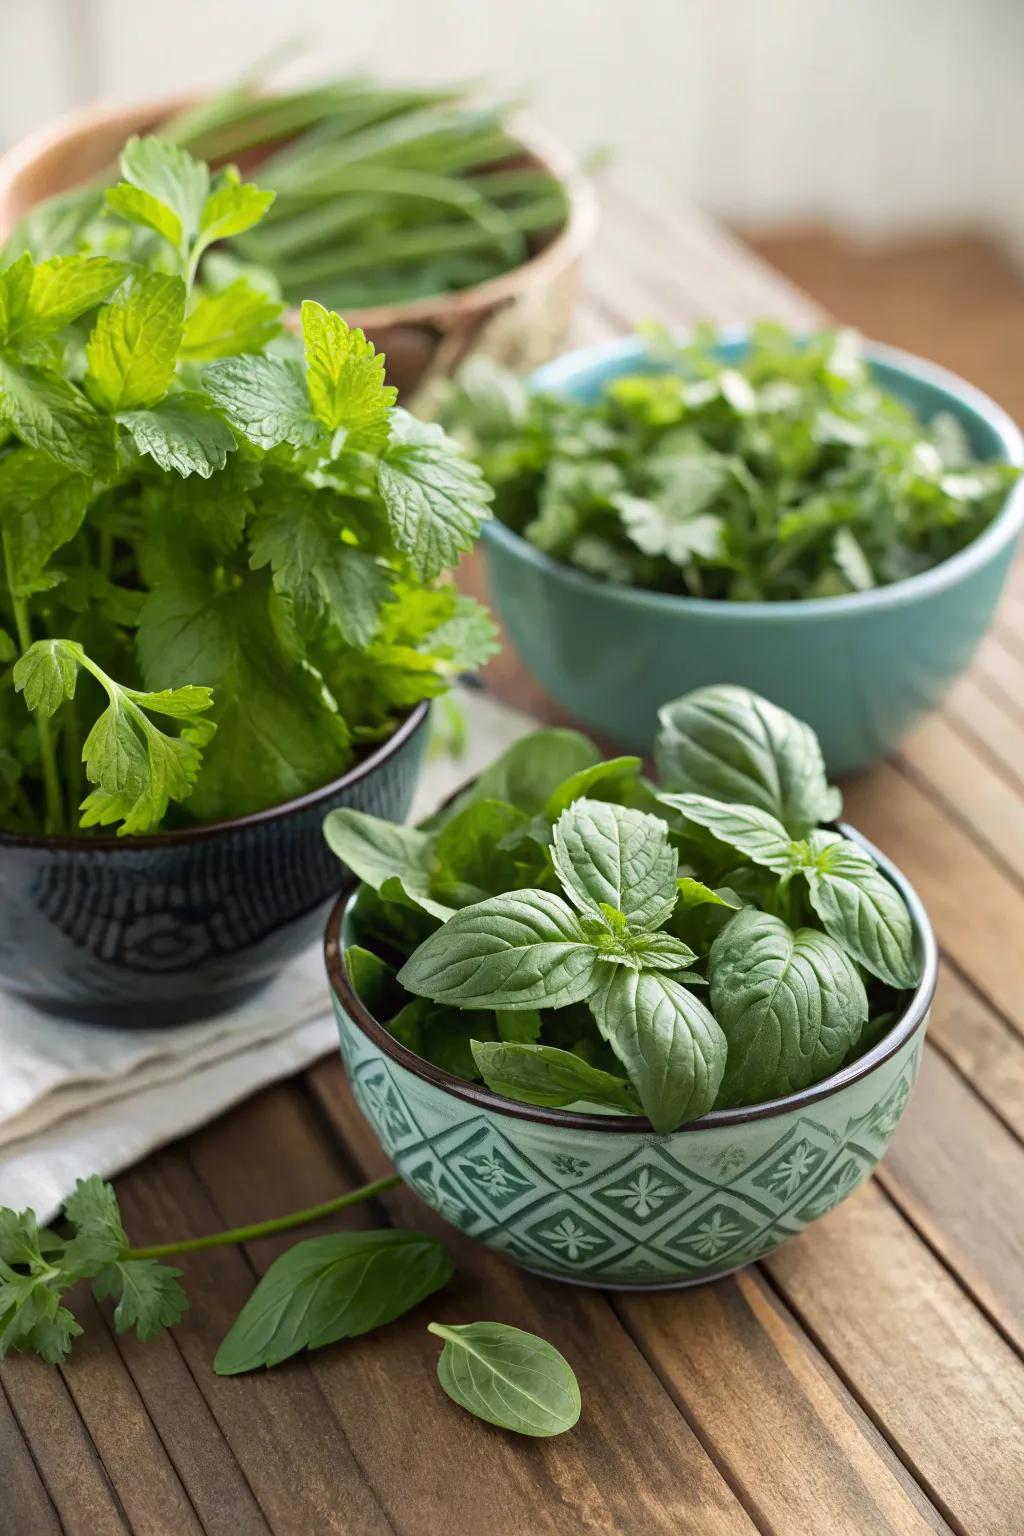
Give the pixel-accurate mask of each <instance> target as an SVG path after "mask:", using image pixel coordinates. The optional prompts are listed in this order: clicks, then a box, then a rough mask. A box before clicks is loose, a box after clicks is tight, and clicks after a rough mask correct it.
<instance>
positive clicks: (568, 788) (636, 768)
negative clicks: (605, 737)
mask: <svg viewBox="0 0 1024 1536" xmlns="http://www.w3.org/2000/svg"><path fill="white" fill-rule="evenodd" d="M642 767H643V763H642V762H641V760H640V758H638V757H610V758H608V760H607V761H606V762H603V763H592V764H591V765H590V767H589V768H581V769H580V770H579V772H577V773H571V774H570V775H569V777H568V778H567V779H563V780H562V782H561V784H559V786H558V788H557V789H555V790H553V791H552V793H551V797H550V799H549V800H548V803H547V805H546V807H545V815H546V817H547V820H548V821H557V820H558V818H559V816H561V814H562V812H563V811H564V810H565V809H566V808H567V807H568V806H570V805H572V803H573V801H574V800H580V799H582V798H583V796H584V795H587V796H589V795H590V792H591V790H592V789H596V788H598V786H603V787H604V788H605V789H606V790H610V791H612V792H613V794H619V795H621V793H622V790H623V789H624V788H625V786H626V785H627V784H629V783H630V781H631V780H633V779H635V778H636V777H637V776H638V774H639V773H640V770H641V768H642Z"/></svg>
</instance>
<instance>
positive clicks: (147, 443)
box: [117, 393, 235, 480]
mask: <svg viewBox="0 0 1024 1536" xmlns="http://www.w3.org/2000/svg"><path fill="white" fill-rule="evenodd" d="M117 420H118V422H119V423H120V424H121V426H122V427H125V428H126V429H127V431H128V432H129V433H130V435H131V438H132V440H133V442H134V443H135V446H136V448H137V449H138V451H139V452H140V453H144V454H148V455H149V456H150V458H152V459H153V460H154V461H155V462H156V463H157V464H159V466H160V468H161V469H167V470H175V471H177V473H178V474H179V475H181V476H182V478H185V477H187V476H188V475H199V476H201V477H202V479H204V480H208V479H209V478H210V476H211V475H212V474H213V473H214V472H215V471H216V470H219V469H223V468H224V465H225V464H226V463H227V457H228V454H229V453H231V452H232V451H233V449H234V447H235V439H234V437H233V436H232V433H231V430H230V428H228V427H227V426H225V424H224V422H223V421H222V420H221V419H220V417H219V416H218V415H217V414H216V413H215V412H214V411H212V410H211V409H210V406H209V403H208V402H207V401H206V400H205V399H204V398H203V396H202V395H200V394H197V393H196V394H193V393H185V394H180V395H168V396H167V398H166V399H164V400H161V401H160V403H159V404H158V405H154V406H153V407H152V408H151V409H149V410H128V411H119V412H118V415H117Z"/></svg>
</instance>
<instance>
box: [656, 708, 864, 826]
mask: <svg viewBox="0 0 1024 1536" xmlns="http://www.w3.org/2000/svg"><path fill="white" fill-rule="evenodd" d="M654 761H655V764H656V765H657V769H658V775H659V778H660V779H661V781H662V783H663V785H664V786H665V788H666V789H668V790H672V791H676V792H682V793H692V794H699V795H707V796H710V797H711V798H712V799H715V800H727V801H733V802H739V803H740V804H743V805H752V806H756V807H757V808H758V809H759V810H762V811H765V812H767V813H768V814H769V815H770V816H774V817H775V818H776V819H777V820H778V821H781V822H782V824H783V825H784V826H785V827H786V829H787V830H788V832H789V833H790V835H791V836H793V837H804V836H806V834H807V832H808V831H809V830H810V829H811V828H812V827H814V826H817V824H818V823H819V822H821V821H833V820H834V819H835V818H836V817H837V816H838V815H839V813H840V810H841V808H842V799H841V797H840V795H839V791H838V790H836V789H833V788H830V787H829V784H828V781H827V779H826V777H825V764H824V760H823V759H822V755H821V748H820V747H819V745H818V738H817V737H816V736H815V734H814V732H813V731H812V730H811V728H810V726H809V725H805V724H804V723H803V721H802V720H797V719H795V718H794V716H793V715H790V714H787V712H786V711H785V710H784V709H779V708H778V706H777V705H775V704H771V703H769V702H768V700H767V699H762V698H759V697H758V695H757V694H755V693H751V692H750V691H749V689H746V688H736V687H732V686H727V685H726V686H719V687H714V688H698V689H696V690H695V691H694V692H693V693H688V694H686V695H685V696H684V697H683V698H681V699H676V700H675V701H674V702H673V703H671V704H666V705H665V706H664V707H663V708H662V709H661V710H660V711H659V713H658V731H657V735H656V737H655V744H654Z"/></svg>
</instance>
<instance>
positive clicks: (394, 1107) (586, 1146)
mask: <svg viewBox="0 0 1024 1536" xmlns="http://www.w3.org/2000/svg"><path fill="white" fill-rule="evenodd" d="M841 830H842V831H843V832H844V833H845V834H846V836H848V837H852V838H854V839H855V840H856V841H857V842H859V843H860V844H861V845H862V846H863V847H865V848H867V849H868V851H869V852H870V853H871V854H872V855H873V857H874V858H876V859H877V860H878V862H879V864H880V865H881V867H882V869H883V870H885V872H886V874H887V875H888V876H889V878H890V879H891V880H893V882H894V883H895V884H896V885H897V886H898V888H899V889H900V891H901V892H902V893H903V896H904V897H905V898H906V901H907V904H908V905H909V907H910V911H911V915H912V917H913V920H914V929H915V936H916V945H917V954H918V958H919V960H920V962H921V978H922V979H921V982H920V985H919V986H918V988H917V990H916V992H915V993H914V995H913V997H912V998H911V999H910V1002H909V1004H908V1007H907V1009H906V1012H905V1013H904V1014H903V1016H902V1017H901V1018H900V1020H899V1021H898V1023H897V1024H896V1025H895V1026H894V1028H893V1029H892V1030H891V1031H890V1033H889V1034H888V1035H886V1036H885V1038H884V1039H883V1040H881V1041H879V1042H878V1044H877V1045H875V1046H874V1047H873V1048H872V1049H871V1050H870V1051H868V1052H866V1053H865V1055H864V1056H862V1057H861V1058H860V1060H859V1061H856V1062H853V1063H852V1064H851V1065H850V1066H848V1067H844V1068H843V1069H842V1070H841V1071H839V1072H837V1073H835V1075H834V1076H832V1077H830V1078H827V1079H826V1080H825V1081H824V1082H822V1083H818V1084H816V1085H815V1086H814V1087H813V1088H807V1089H805V1090H804V1091H803V1092H801V1093H794V1094H790V1095H788V1096H787V1097H786V1098H783V1099H775V1100H772V1101H771V1102H770V1103H767V1104H757V1105H753V1106H751V1107H749V1108H747V1109H728V1110H712V1111H711V1113H710V1114H708V1115H705V1116H703V1118H702V1119H700V1120H694V1121H692V1122H691V1123H690V1124H689V1125H684V1126H682V1127H680V1129H679V1130H677V1131H671V1132H669V1133H668V1134H661V1135H659V1134H657V1133H656V1132H655V1131H654V1130H652V1128H651V1126H650V1125H649V1123H648V1122H647V1121H646V1120H644V1119H641V1118H639V1117H636V1118H631V1117H629V1116H625V1115H613V1114H594V1113H588V1114H577V1113H574V1112H573V1111H571V1110H555V1109H539V1108H534V1107H533V1106H532V1105H529V1104H519V1103H516V1102H515V1101H513V1100H512V1099H505V1098H502V1097H500V1095H498V1094H495V1093H491V1092H490V1090H489V1089H486V1088H482V1087H480V1086H479V1085H477V1084H475V1083H467V1082H464V1081H463V1080H462V1079H461V1078H457V1077H454V1076H453V1075H452V1074H451V1073H448V1072H443V1071H442V1070H441V1069H440V1068H439V1067H435V1066H432V1065H431V1063H430V1062H427V1061H424V1060H423V1059H422V1058H421V1057H419V1056H416V1055H414V1054H413V1052H412V1051H409V1050H407V1049H406V1047H405V1046H403V1045H399V1043H398V1041H397V1040H395V1039H394V1038H393V1037H392V1036H391V1035H389V1034H388V1032H387V1030H386V1029H385V1028H384V1027H383V1025H381V1024H379V1023H378V1022H377V1020H376V1019H374V1018H373V1017H372V1015H371V1014H370V1013H369V1012H368V1011H367V1010H366V1008H365V1007H364V1006H363V1004H362V1003H361V1002H360V1000H359V998H358V997H357V996H356V994H355V992H354V991H353V989H352V986H351V984H350V982H349V979H348V974H347V972H346V969H345V964H344V949H345V945H346V944H348V943H351V942H354V934H353V930H352V917H351V907H352V901H353V899H354V894H355V893H354V892H350V893H349V895H348V896H346V897H343V898H342V899H341V900H340V901H339V902H338V904H337V906H336V907H335V908H334V911H333V912H332V913H331V917H330V921H329V923H328V925H327V939H326V958H327V972H328V975H329V977H330V982H331V994H332V998H333V1002H334V1010H335V1013H336V1014H337V1019H338V1033H339V1036H340V1040H341V1055H342V1060H343V1061H344V1063H345V1067H346V1070H347V1072H348V1076H349V1080H350V1081H351V1083H352V1088H353V1091H354V1093H355V1096H356V1099H357V1101H358V1103H359V1105H360V1107H361V1109H362V1110H363V1113H364V1114H365V1115H366V1118H367V1119H368V1120H369V1121H370V1124H371V1125H372V1126H373V1128H374V1130H375V1131H376V1132H377V1135H378V1136H379V1137H380V1140H381V1143H382V1145H383V1147H384V1149H385V1151H386V1152H387V1153H388V1156H389V1157H390V1158H391V1159H392V1161H393V1162H394V1164H395V1166H396V1167H397V1169H398V1170H399V1172H400V1173H401V1175H402V1177H403V1178H404V1179H405V1181H406V1183H407V1184H409V1185H411V1186H412V1188H413V1189H415V1190H416V1191H417V1193H418V1194H419V1195H420V1196H422V1198H423V1199H424V1200H425V1201H426V1202H427V1204H428V1205H431V1206H433V1207H434V1209H435V1210H436V1211H439V1212H440V1214H441V1215H442V1216H444V1217H445V1218H446V1219H447V1220H448V1221H450V1222H452V1223H453V1224H454V1225H455V1226H457V1227H459V1228H461V1229H462V1231H464V1232H467V1233H468V1234H469V1235H470V1236H472V1237H476V1238H479V1239H480V1241H481V1242H483V1243H486V1244H487V1246H488V1247H489V1248H493V1249H495V1250H496V1251H497V1252H498V1253H502V1254H505V1255H506V1256H507V1257H509V1258H510V1259H512V1260H514V1261H515V1262H516V1263H517V1264H521V1265H523V1267H524V1268H526V1269H530V1270H533V1271H535V1272H536V1273H540V1274H544V1275H550V1276H553V1277H554V1278H556V1279H559V1280H572V1281H575V1282H577V1283H578V1284H582V1285H596V1286H609V1287H615V1288H630V1289H643V1290H651V1289H660V1288H663V1287H675V1286H681V1285H694V1284H699V1283H700V1282H702V1281H705V1280H714V1279H716V1278H717V1277H718V1276H720V1275H724V1274H729V1273H730V1272H731V1271H732V1270H735V1269H740V1268H742V1266H743V1265H745V1264H750V1263H752V1262H753V1261H754V1260H755V1259H759V1258H762V1257H763V1256H764V1255H765V1254H766V1253H770V1252H771V1251H772V1249H774V1248H778V1247H779V1246H780V1244H782V1243H784V1242H785V1241H786V1239H787V1238H790V1237H795V1236H796V1234H797V1233H798V1232H802V1231H803V1229H804V1228H805V1227H807V1226H809V1225H810V1223H811V1222H812V1221H816V1220H817V1219H818V1217H819V1216H824V1214H825V1213H826V1211H830V1210H831V1209H832V1207H833V1206H835V1205H838V1204H839V1202H840V1200H844V1199H845V1198H846V1196H847V1195H849V1194H851V1193H852V1192H853V1190H855V1189H856V1188H857V1186H858V1185H859V1184H861V1183H862V1182H863V1181H864V1180H865V1179H866V1178H867V1177H868V1175H869V1174H870V1173H871V1171H872V1169H873V1168H874V1167H875V1164H876V1163H877V1162H878V1160H879V1158H880V1157H881V1156H882V1154H883V1152H884V1151H885V1149H886V1147H887V1146H888V1144H889V1141H890V1140H891V1138H892V1134H893V1132H894V1131H895V1129H896V1126H897V1124H898V1123H899V1120H900V1117H901V1116H902V1114H903V1111H904V1109H905V1108H906V1105H907V1100H908V1099H909V1097H910V1090H911V1088H912V1087H913V1085H914V1079H915V1077H916V1076H917V1069H918V1064H919V1062H920V1059H921V1051H922V1049H923V1047H924V1035H925V1027H926V1024H927V1019H928V1011H929V1008H930V1006H931V1001H932V996H933V993H934V991H935V978H936V972H937V968H938V960H937V951H936V945H935V935H934V933H933V932H932V927H931V924H930V922H929V921H928V917H927V915H926V913H925V911H924V908H923V907H922V905H921V902H920V900H919V898H918V896H917V895H916V893H915V892H914V890H913V889H912V888H911V886H910V885H909V884H908V883H907V881H906V880H905V879H904V878H903V877H902V875H900V874H899V873H898V872H897V871H896V870H895V869H894V868H893V866H892V865H891V864H890V863H889V862H888V860H886V859H885V858H883V857H882V856H881V855H880V854H879V853H878V851H877V849H875V848H873V847H872V845H871V844H870V843H869V842H867V840H866V839H865V838H862V837H861V836H860V835H859V834H858V833H856V832H854V831H853V829H852V828H850V827H843V828H842V829H841Z"/></svg>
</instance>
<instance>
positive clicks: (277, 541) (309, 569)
mask: <svg viewBox="0 0 1024 1536" xmlns="http://www.w3.org/2000/svg"><path fill="white" fill-rule="evenodd" d="M289 479H290V477H285V476H281V477H280V480H279V481H278V480H275V481H274V485H275V486H277V487H279V490H278V494H277V495H275V496H274V497H273V499H272V500H267V499H263V500H261V503H260V506H259V508H258V510H257V512H256V515H255V516H254V517H253V518H252V519H251V521H250V531H249V545H250V549H251V551H252V555H251V565H252V568H253V570H259V569H260V568H261V567H262V566H265V565H269V566H270V568H271V570H272V571H273V573H274V586H275V588H276V589H277V591H279V592H281V593H283V594H284V595H285V596H286V597H289V598H290V599H291V601H292V603H293V605H294V608H295V619H296V623H297V624H298V626H299V629H300V630H302V631H303V632H304V633H305V634H307V635H310V636H315V635H316V634H318V633H319V632H320V630H322V629H323V627H324V626H325V625H326V624H329V623H330V624H333V625H335V626H336V627H337V629H338V632H339V633H340V634H341V636H342V637H343V639H344V640H346V641H347V642H348V644H349V645H353V646H359V647H362V646H366V645H368V644H369V642H370V640H371V639H372V637H373V635H374V633H375V631H376V630H377V628H378V625H379V622H380V610H381V607H382V605H383V604H384V603H385V602H386V601H387V599H388V598H389V597H390V595H391V592H392V584H391V576H390V575H389V573H388V571H387V570H386V569H385V568H384V567H383V566H382V565H380V563H379V562H378V561H377V560H376V559H375V558H374V556H373V555H372V554H370V553H368V552H367V551H366V550H364V549H359V548H357V547H356V546H355V545H354V544H351V543H348V542H345V541H344V540H343V539H342V528H341V524H340V522H339V521H338V514H337V503H338V498H337V496H336V495H335V493H334V492H333V491H329V490H317V489H315V488H313V487H309V486H306V485H305V484H304V483H303V482H301V481H299V480H294V481H291V483H289Z"/></svg>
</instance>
